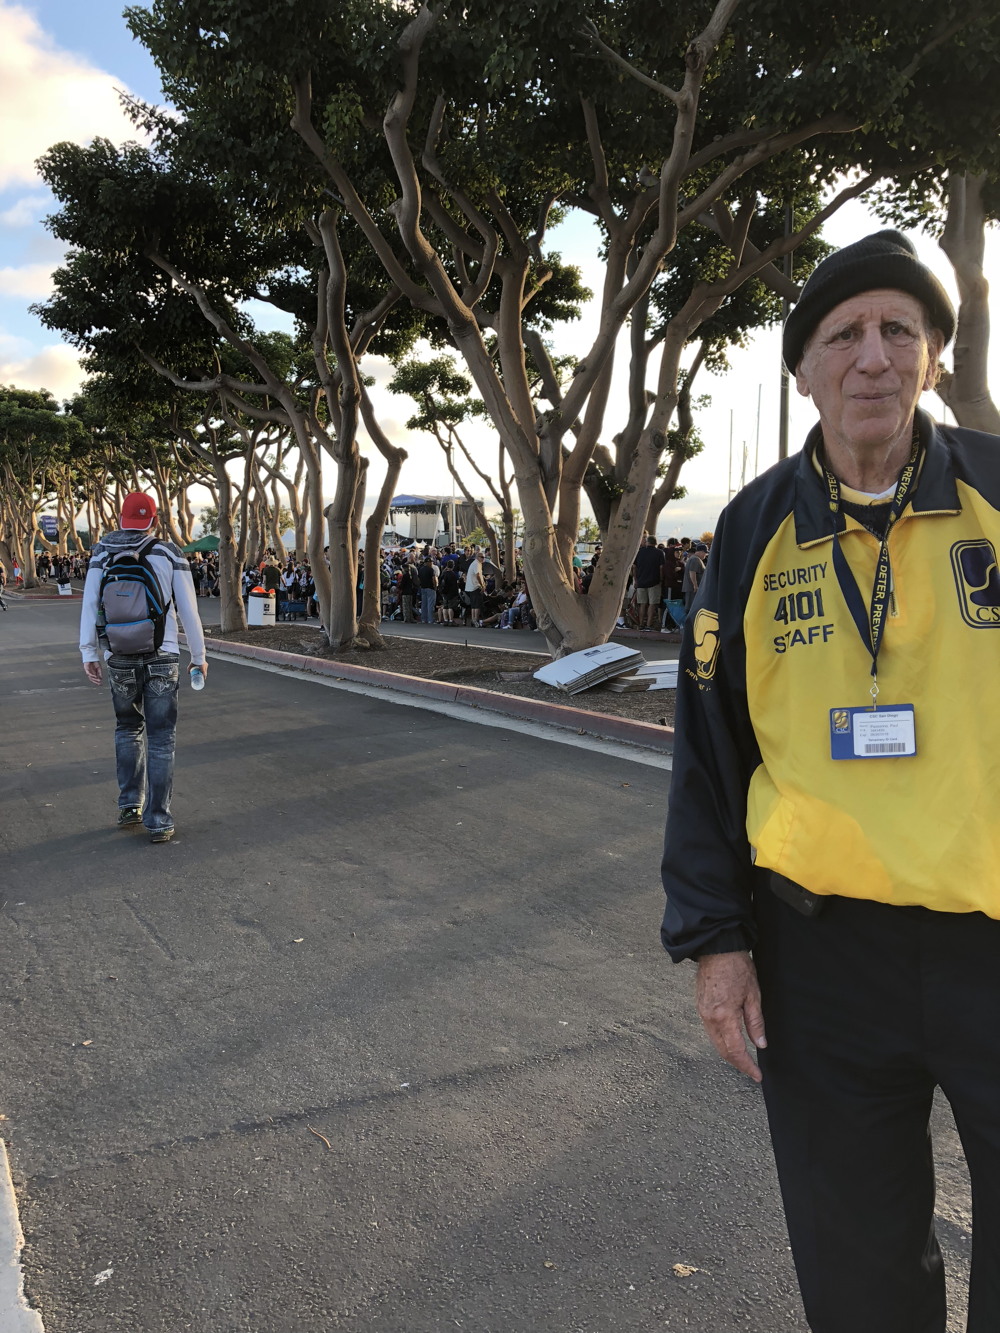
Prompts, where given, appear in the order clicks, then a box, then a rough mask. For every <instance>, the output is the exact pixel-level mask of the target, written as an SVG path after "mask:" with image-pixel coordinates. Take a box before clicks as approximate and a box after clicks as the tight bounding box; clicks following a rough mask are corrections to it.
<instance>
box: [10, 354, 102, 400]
mask: <svg viewBox="0 0 1000 1333" xmlns="http://www.w3.org/2000/svg"><path fill="white" fill-rule="evenodd" d="M4 341H5V340H2V339H0V384H16V385H17V387H18V388H19V389H48V390H49V392H50V393H51V394H52V395H53V397H54V398H58V399H60V400H61V399H63V398H71V397H72V396H73V394H75V393H76V392H77V390H78V389H79V388H80V386H81V384H82V383H83V381H84V379H85V378H86V377H85V376H84V373H83V371H82V370H81V369H80V360H79V357H78V356H77V353H76V352H74V350H73V349H72V347H67V346H66V344H65V343H55V344H53V345H52V346H51V347H43V348H42V350H41V351H40V352H36V353H35V355H34V356H32V357H28V358H27V359H26V360H22V361H19V360H17V359H16V358H11V359H8V358H7V357H6V356H4V345H3V344H4ZM13 341H14V340H13V339H11V342H13Z"/></svg>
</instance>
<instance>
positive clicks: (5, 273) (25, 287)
mask: <svg viewBox="0 0 1000 1333" xmlns="http://www.w3.org/2000/svg"><path fill="white" fill-rule="evenodd" d="M54 267H56V265H53V264H22V265H21V266H20V267H19V268H0V296H23V297H24V299H25V300H27V301H38V300H41V298H42V297H44V296H48V295H49V294H50V293H51V291H52V270H53V268H54Z"/></svg>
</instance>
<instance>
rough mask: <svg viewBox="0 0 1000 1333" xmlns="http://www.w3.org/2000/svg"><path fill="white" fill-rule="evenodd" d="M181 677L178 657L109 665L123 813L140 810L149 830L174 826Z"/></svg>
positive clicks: (159, 656)
mask: <svg viewBox="0 0 1000 1333" xmlns="http://www.w3.org/2000/svg"><path fill="white" fill-rule="evenodd" d="M179 671H180V659H179V658H178V657H177V655H176V654H175V653H157V654H156V656H155V657H147V658H142V657H111V658H109V659H108V682H109V684H110V685H111V699H112V702H113V703H114V706H115V718H116V721H117V725H116V726H115V758H116V760H117V764H118V791H119V796H118V808H119V810H124V809H126V808H127V807H128V806H138V807H139V808H140V809H142V810H143V816H142V822H143V823H144V824H145V826H146V827H147V828H148V829H164V828H173V825H174V821H173V817H172V815H171V814H170V795H171V792H172V791H173V786H174V741H175V737H176V734H177V681H178V675H179Z"/></svg>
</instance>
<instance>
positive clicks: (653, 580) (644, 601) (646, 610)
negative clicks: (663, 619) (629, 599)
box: [632, 537, 664, 629]
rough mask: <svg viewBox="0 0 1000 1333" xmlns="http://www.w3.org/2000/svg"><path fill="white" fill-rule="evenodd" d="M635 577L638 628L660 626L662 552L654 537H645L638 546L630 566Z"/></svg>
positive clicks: (655, 627) (657, 627)
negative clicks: (633, 561)
mask: <svg viewBox="0 0 1000 1333" xmlns="http://www.w3.org/2000/svg"><path fill="white" fill-rule="evenodd" d="M632 575H633V578H634V579H635V606H636V619H637V621H638V625H639V628H640V629H659V628H660V602H661V601H662V600H663V575H664V560H663V552H662V551H661V550H660V548H659V547H658V546H657V544H656V538H655V537H647V538H646V540H645V541H644V542H643V544H642V545H641V546H640V547H639V550H638V553H637V554H636V557H635V563H634V564H633V566H632Z"/></svg>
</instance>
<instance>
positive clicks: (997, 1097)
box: [754, 889, 1000, 1333]
mask: <svg viewBox="0 0 1000 1333" xmlns="http://www.w3.org/2000/svg"><path fill="white" fill-rule="evenodd" d="M756 912H757V917H758V925H759V930H760V936H759V943H758V945H757V947H756V948H755V950H754V959H755V962H756V965H757V970H758V974H759V976H760V981H761V990H762V993H763V1004H764V1018H765V1022H766V1025H767V1039H768V1049H767V1050H766V1051H765V1052H762V1053H761V1060H760V1064H761V1069H762V1071H763V1075H764V1084H763V1089H764V1097H765V1101H766V1105H767V1113H768V1119H769V1122H770V1128H771V1138H772V1141H773V1144H774V1155H775V1160H776V1162H777V1167H778V1178H779V1181H780V1184H781V1192H782V1197H783V1200H784V1205H785V1215H786V1219H787V1222H788V1232H789V1238H790V1240H791V1244H792V1253H793V1256H794V1259H795V1266H796V1270H797V1273H798V1278H799V1285H800V1288H801V1291H802V1298H803V1301H804V1304H805V1309H806V1317H807V1318H808V1320H809V1326H810V1328H811V1329H812V1330H813V1333H944V1330H945V1324H946V1316H945V1285H944V1269H943V1265H942V1260H941V1252H940V1250H939V1248H938V1243H937V1240H936V1238H935V1235H934V1171H933V1162H932V1157H931V1145H930V1136H929V1117H930V1111H931V1101H932V1097H933V1094H934V1089H935V1086H940V1087H941V1089H942V1090H943V1092H944V1093H945V1095H946V1096H947V1098H948V1100H949V1102H950V1103H951V1106H952V1110H953V1112H954V1115H955V1121H956V1124H957V1127H958V1132H959V1134H960V1136H961V1139H962V1145H963V1147H964V1149H965V1156H966V1160H967V1162H968V1166H969V1171H970V1175H971V1179H972V1193H973V1245H972V1280H971V1286H970V1292H969V1322H968V1333H1000V921H994V920H991V919H990V918H988V917H985V916H983V915H982V914H981V913H978V912H976V913H968V914H955V913H948V912H931V911H928V910H927V909H925V908H920V907H889V906H886V905H884V904H881V903H872V902H863V901H857V900H852V899H848V898H831V899H830V900H829V902H828V903H827V904H826V906H825V908H824V910H823V911H822V912H821V913H820V915H819V916H817V917H814V918H808V917H804V916H802V915H801V914H799V913H798V912H796V911H795V909H794V908H792V907H790V906H788V905H787V904H786V903H784V902H781V901H780V900H779V899H778V898H776V897H775V896H774V895H773V894H772V893H770V892H769V891H768V890H766V889H764V890H762V891H761V892H759V893H758V895H757V904H756Z"/></svg>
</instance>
